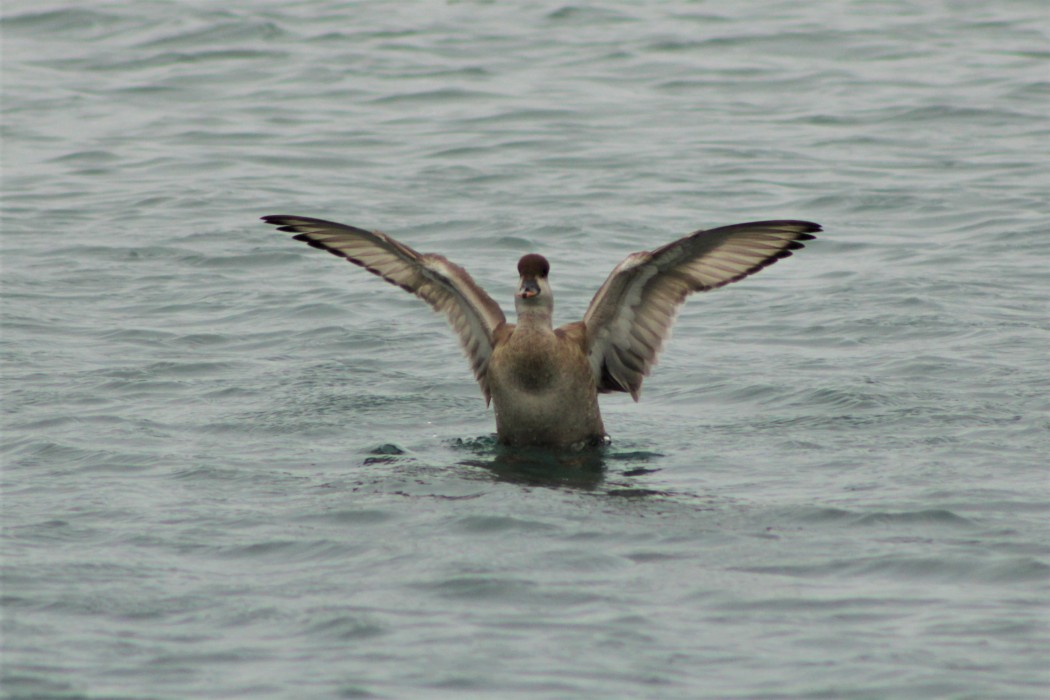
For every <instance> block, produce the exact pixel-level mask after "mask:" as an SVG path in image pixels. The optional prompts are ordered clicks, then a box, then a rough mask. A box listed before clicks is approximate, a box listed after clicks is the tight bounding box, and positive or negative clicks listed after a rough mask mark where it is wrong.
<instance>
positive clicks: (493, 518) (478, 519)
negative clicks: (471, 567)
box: [453, 515, 558, 535]
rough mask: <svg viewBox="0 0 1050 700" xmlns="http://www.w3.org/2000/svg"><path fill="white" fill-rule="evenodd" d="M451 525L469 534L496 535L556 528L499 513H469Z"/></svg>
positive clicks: (549, 530) (546, 530) (547, 524)
mask: <svg viewBox="0 0 1050 700" xmlns="http://www.w3.org/2000/svg"><path fill="white" fill-rule="evenodd" d="M453 527H454V528H456V529H458V530H461V531H462V532H467V533H471V534H478V535H498V534H504V533H507V532H510V531H513V532H551V531H555V530H557V529H558V528H557V527H555V526H553V525H551V524H550V523H544V522H539V521H535V520H522V519H521V518H513V517H508V516H501V515H469V516H466V517H464V518H461V519H459V520H457V521H456V522H455V523H453Z"/></svg>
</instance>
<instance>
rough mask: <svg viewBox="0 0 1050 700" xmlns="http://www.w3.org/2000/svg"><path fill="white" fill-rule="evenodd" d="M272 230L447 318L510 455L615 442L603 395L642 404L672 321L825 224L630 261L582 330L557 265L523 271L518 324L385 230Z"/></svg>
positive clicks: (735, 229) (462, 279) (523, 265)
mask: <svg viewBox="0 0 1050 700" xmlns="http://www.w3.org/2000/svg"><path fill="white" fill-rule="evenodd" d="M263 220H264V221H266V222H267V223H270V224H274V225H277V226H278V227H279V230H281V231H287V232H290V233H295V234H297V235H296V236H295V238H296V239H297V240H300V241H303V242H305V243H307V244H309V245H311V246H313V247H315V248H320V249H322V250H326V251H328V252H330V253H332V254H334V255H338V256H340V257H343V258H345V259H347V260H348V261H350V262H352V263H354V264H356V265H360V266H361V267H364V268H365V269H367V270H368V271H370V272H372V273H373V274H376V275H378V276H380V277H382V278H383V279H385V280H386V281H388V282H390V283H392V284H395V285H397V286H398V287H401V288H402V289H404V290H406V291H408V292H411V293H412V294H415V295H416V296H418V297H419V298H421V299H422V300H423V301H425V302H427V303H428V304H429V305H430V306H431V307H432V308H433V309H434V310H435V311H437V312H439V313H443V314H444V315H445V316H446V318H447V319H448V321H449V324H450V325H451V326H452V328H453V330H454V331H455V332H456V333H457V335H458V336H459V339H460V343H461V345H462V346H463V350H464V353H465V354H466V355H467V358H468V360H469V361H470V364H471V368H472V369H473V371H474V376H475V378H476V379H477V381H478V384H479V385H480V387H481V391H482V394H483V396H484V397H485V401H486V403H492V404H493V407H494V409H495V413H496V433H497V436H498V439H499V441H500V442H501V443H503V444H505V445H511V446H523V447H524V446H533V447H548V448H580V447H584V446H588V445H603V444H606V443H607V442H608V435H606V433H605V426H604V424H603V423H602V417H601V411H600V410H599V407H598V394H600V393H607V392H627V393H630V395H631V397H632V398H633V399H634V400H635V401H637V400H638V398H639V395H640V392H641V386H642V381H643V379H644V378H645V377H646V376H647V375H648V374H649V372H650V370H651V368H652V366H653V365H654V364H655V363H656V357H657V355H658V353H659V351H660V349H661V347H662V345H663V342H664V340H665V339H666V338H667V336H668V334H669V332H670V327H671V325H672V323H673V320H674V316H675V313H676V311H677V309H678V307H679V306H680V305H681V304H682V302H683V301H684V300H685V298H686V297H687V296H688V295H689V294H691V293H693V292H697V291H706V290H710V289H715V288H717V287H721V286H723V285H725V284H729V283H731V282H735V281H737V280H740V279H743V278H744V277H747V276H748V275H751V274H753V273H755V272H757V271H759V270H761V269H762V268H764V267H766V266H768V265H771V264H772V263H774V262H776V261H777V260H779V259H781V258H785V257H788V256H790V255H791V253H792V251H794V250H797V249H799V248H802V243H801V241H805V240H810V239H812V238H813V237H814V236H813V235H812V234H813V233H814V232H817V231H820V230H821V229H820V226H819V225H817V224H814V223H812V222H808V221H794V220H776V221H756V222H751V223H746V224H734V225H732V226H723V227H721V228H715V229H710V230H700V231H697V232H695V233H693V234H690V235H689V236H686V237H684V238H681V239H679V240H677V241H674V242H672V243H669V244H667V245H665V246H662V247H660V248H657V249H655V250H653V251H642V252H638V253H632V254H630V255H628V256H627V258H625V259H624V260H623V261H622V262H621V263H620V264H619V265H617V266H616V268H615V269H613V271H612V272H611V273H610V274H609V276H608V278H607V279H606V280H605V282H604V283H603V284H602V286H601V287H600V288H599V289H598V292H597V293H596V294H595V295H594V298H593V299H592V300H591V303H590V306H589V307H588V309H587V312H586V313H585V314H584V317H583V320H582V321H578V322H576V323H570V324H567V325H564V326H561V327H559V328H554V327H553V325H552V316H553V311H554V295H553V292H552V290H551V286H550V283H549V281H548V274H549V271H550V263H549V262H548V261H547V260H546V258H544V257H543V256H541V255H537V254H535V253H530V254H528V255H525V256H524V257H522V258H521V259H520V260H519V261H518V274H519V285H518V291H517V293H516V294H515V299H514V306H515V310H516V312H517V323H513V324H511V323H507V321H506V318H505V317H504V315H503V311H502V310H501V309H500V306H499V304H497V303H496V302H495V301H494V300H493V299H492V298H491V297H490V296H489V295H488V294H487V293H486V292H485V291H484V290H483V289H482V288H481V287H480V286H478V284H477V283H476V282H475V281H474V280H473V278H471V276H470V275H469V274H468V273H467V272H466V270H464V269H463V268H461V267H459V266H458V265H455V264H453V263H451V262H450V261H448V260H447V259H446V258H444V257H443V256H441V255H437V254H434V253H418V252H416V251H415V250H413V249H412V248H410V247H408V246H406V245H405V244H403V243H400V242H399V241H397V240H395V239H393V238H391V237H390V236H387V235H386V234H384V233H381V232H379V231H366V230H364V229H359V228H355V227H353V226H347V225H345V224H338V223H335V222H332V221H325V220H323V219H313V218H309V217H300V216H283V215H280V216H266V217H263Z"/></svg>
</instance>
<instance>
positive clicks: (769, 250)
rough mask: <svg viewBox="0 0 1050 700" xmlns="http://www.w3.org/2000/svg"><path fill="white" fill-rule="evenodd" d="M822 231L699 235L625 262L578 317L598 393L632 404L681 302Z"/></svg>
mask: <svg viewBox="0 0 1050 700" xmlns="http://www.w3.org/2000/svg"><path fill="white" fill-rule="evenodd" d="M820 230H821V228H820V226H819V225H818V224H815V223H812V222H810V221H787V220H784V221H755V222H751V223H746V224H735V225H733V226H723V227H721V228H715V229H710V230H706V231H697V232H695V233H693V234H691V235H689V236H686V237H685V238H681V239H679V240H677V241H674V242H673V243H669V244H667V245H665V246H663V247H661V248H657V249H656V250H653V251H648V252H646V251H643V252H639V253H632V254H631V255H628V256H627V258H626V259H625V260H624V261H623V262H622V263H620V264H619V265H617V266H616V268H615V269H614V270H613V271H612V273H610V275H609V277H608V278H607V279H606V280H605V283H604V284H602V286H601V288H600V289H599V290H598V293H597V294H595V295H594V298H593V299H592V300H591V304H590V307H588V309H587V313H586V314H585V315H584V317H583V323H584V327H585V329H586V333H587V352H588V356H589V358H590V362H591V369H592V371H593V372H594V376H595V380H596V381H597V382H598V390H599V391H603V392H609V391H626V392H629V393H630V394H631V396H632V397H633V398H634V400H635V401H637V400H638V396H639V393H640V392H641V388H642V381H643V380H644V379H645V377H646V376H647V375H648V374H649V372H650V370H651V369H652V366H653V365H654V364H656V358H657V355H658V354H659V353H660V349H661V348H662V346H663V344H664V342H665V341H666V340H667V338H668V337H669V335H670V331H671V326H672V324H673V323H674V318H675V315H676V314H677V312H678V309H679V307H680V306H681V305H682V302H683V301H685V298H686V297H687V296H689V295H690V294H692V293H693V292H699V291H706V290H709V289H715V288H717V287H721V286H724V285H726V284H729V283H731V282H736V281H737V280H741V279H743V278H744V277H747V276H748V275H753V274H754V273H756V272H758V271H759V270H761V269H762V268H764V267H767V266H769V265H772V264H773V263H775V262H776V261H777V260H780V259H782V258H786V257H788V256H789V255H791V253H792V251H795V250H798V249H800V248H802V247H803V244H802V241H808V240H811V239H813V238H814V236H813V234H814V233H817V232H819V231H820Z"/></svg>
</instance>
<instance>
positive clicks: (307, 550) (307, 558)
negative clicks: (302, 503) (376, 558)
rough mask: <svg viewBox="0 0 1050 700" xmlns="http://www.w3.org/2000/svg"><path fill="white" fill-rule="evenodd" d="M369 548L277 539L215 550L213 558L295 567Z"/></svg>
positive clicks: (342, 543)
mask: <svg viewBox="0 0 1050 700" xmlns="http://www.w3.org/2000/svg"><path fill="white" fill-rule="evenodd" d="M366 549H367V547H365V546H364V545H352V544H347V543H345V542H334V541H331V540H312V541H307V540H273V541H270V542H254V543H251V544H244V545H231V546H225V547H218V548H214V549H213V550H212V556H213V557H215V558H217V559H262V560H266V561H271V562H275V563H279V564H292V563H305V562H311V561H331V560H337V559H342V558H348V557H352V556H355V555H358V554H360V553H362V552H364V551H365V550H366Z"/></svg>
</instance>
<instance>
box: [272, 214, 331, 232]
mask: <svg viewBox="0 0 1050 700" xmlns="http://www.w3.org/2000/svg"><path fill="white" fill-rule="evenodd" d="M261 218H262V220H263V221H265V222H266V223H268V224H271V225H273V226H276V227H277V230H278V231H285V232H287V233H299V232H300V231H301V230H302V229H301V228H300V226H301V225H302V224H304V223H308V222H310V221H318V222H319V221H320V220H319V219H310V218H309V217H305V216H289V215H287V214H270V215H268V216H263V217H261Z"/></svg>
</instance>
